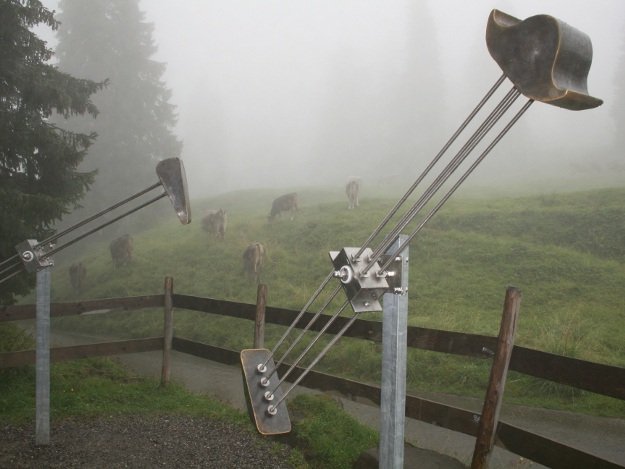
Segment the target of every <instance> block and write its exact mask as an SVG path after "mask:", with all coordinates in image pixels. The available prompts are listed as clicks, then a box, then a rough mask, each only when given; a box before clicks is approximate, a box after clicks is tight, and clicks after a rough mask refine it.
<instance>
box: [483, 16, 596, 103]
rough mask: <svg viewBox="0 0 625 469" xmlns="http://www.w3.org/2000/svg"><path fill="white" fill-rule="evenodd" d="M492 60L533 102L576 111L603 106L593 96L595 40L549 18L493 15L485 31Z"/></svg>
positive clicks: (551, 17) (489, 18) (561, 22)
mask: <svg viewBox="0 0 625 469" xmlns="http://www.w3.org/2000/svg"><path fill="white" fill-rule="evenodd" d="M486 45H487V46H488V51H489V52H490V55H491V56H492V57H493V59H495V62H497V64H498V65H499V66H500V67H501V69H502V70H503V72H504V73H505V74H506V76H507V77H508V78H509V79H510V81H511V82H512V83H514V84H515V86H516V87H517V88H518V89H519V91H521V93H523V94H524V95H525V96H527V97H528V98H531V99H534V100H536V101H542V102H543V103H547V104H553V105H554V106H559V107H563V108H566V109H571V110H575V111H579V110H583V109H590V108H594V107H597V106H600V105H601V104H602V103H603V101H602V100H600V99H597V98H593V97H592V96H590V95H589V94H588V89H587V84H586V80H587V77H588V71H589V70H590V64H591V63H592V43H591V42H590V38H589V37H588V36H587V35H586V34H584V33H583V32H581V31H579V30H578V29H575V28H573V27H572V26H569V25H568V24H566V23H565V22H563V21H560V20H558V19H556V18H554V17H553V16H549V15H536V16H532V17H530V18H527V19H526V20H524V21H521V20H519V19H517V18H515V17H513V16H510V15H508V14H506V13H503V12H501V11H499V10H493V11H492V12H491V14H490V16H489V17H488V23H487V26H486Z"/></svg>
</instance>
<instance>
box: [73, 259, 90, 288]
mask: <svg viewBox="0 0 625 469" xmlns="http://www.w3.org/2000/svg"><path fill="white" fill-rule="evenodd" d="M86 277H87V268H86V267H85V266H84V265H83V263H82V262H75V263H74V264H72V265H71V266H70V267H69V283H70V284H71V285H72V288H73V289H74V291H75V292H76V293H80V292H81V291H82V286H83V284H84V282H85V278H86Z"/></svg>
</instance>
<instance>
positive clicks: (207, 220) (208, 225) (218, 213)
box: [202, 208, 228, 239]
mask: <svg viewBox="0 0 625 469" xmlns="http://www.w3.org/2000/svg"><path fill="white" fill-rule="evenodd" d="M227 224H228V214H227V213H226V211H225V210H223V209H221V208H220V209H219V210H211V211H209V212H208V213H207V214H206V216H204V218H202V229H203V230H204V231H207V232H208V233H210V234H213V235H215V236H217V237H218V238H219V239H224V235H225V234H226V225H227Z"/></svg>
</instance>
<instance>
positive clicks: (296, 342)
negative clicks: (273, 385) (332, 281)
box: [267, 285, 342, 379]
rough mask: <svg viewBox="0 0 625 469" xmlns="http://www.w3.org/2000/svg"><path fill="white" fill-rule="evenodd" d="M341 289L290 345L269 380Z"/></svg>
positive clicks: (337, 291)
mask: <svg viewBox="0 0 625 469" xmlns="http://www.w3.org/2000/svg"><path fill="white" fill-rule="evenodd" d="M341 288H342V287H341V285H339V286H338V287H336V288H335V289H334V291H333V292H332V295H330V298H329V299H328V301H326V303H325V304H324V305H323V306H322V307H321V308H320V309H319V311H317V313H316V314H315V315H314V316H313V317H312V318H311V319H310V321H308V324H306V327H304V329H303V330H302V332H300V334H299V336H297V338H296V339H295V340H294V341H293V342H292V343H291V345H289V348H288V349H287V350H286V351H285V352H284V353H283V354H282V358H280V360H279V361H278V362H277V363H276V366H275V367H274V369H273V370H272V371H271V373H269V375H268V376H267V379H269V378H271V377H272V376H273V375H274V374H275V373H276V372H277V371H278V368H280V365H282V363H283V362H284V359H285V358H286V357H287V355H288V354H289V353H291V350H293V348H294V347H295V346H296V345H297V344H298V343H299V342H300V340H302V338H303V337H304V335H305V334H306V332H308V329H310V327H311V326H312V325H313V324H314V323H315V322H316V321H317V319H319V316H321V313H323V312H324V311H325V309H326V308H327V307H328V305H329V304H330V303H331V302H332V300H333V299H334V298H335V297H336V295H338V293H339V291H341Z"/></svg>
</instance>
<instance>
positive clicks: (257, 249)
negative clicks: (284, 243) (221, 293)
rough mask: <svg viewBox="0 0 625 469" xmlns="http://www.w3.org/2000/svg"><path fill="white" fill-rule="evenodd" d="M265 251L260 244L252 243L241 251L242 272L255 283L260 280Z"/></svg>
mask: <svg viewBox="0 0 625 469" xmlns="http://www.w3.org/2000/svg"><path fill="white" fill-rule="evenodd" d="M265 257H266V250H265V246H263V245H262V244H261V243H258V242H254V243H252V244H250V245H249V246H248V247H247V248H245V251H243V272H244V273H245V274H247V277H248V278H249V279H250V280H254V281H255V282H256V283H258V282H259V280H260V272H261V270H262V268H263V264H264V262H265Z"/></svg>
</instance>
